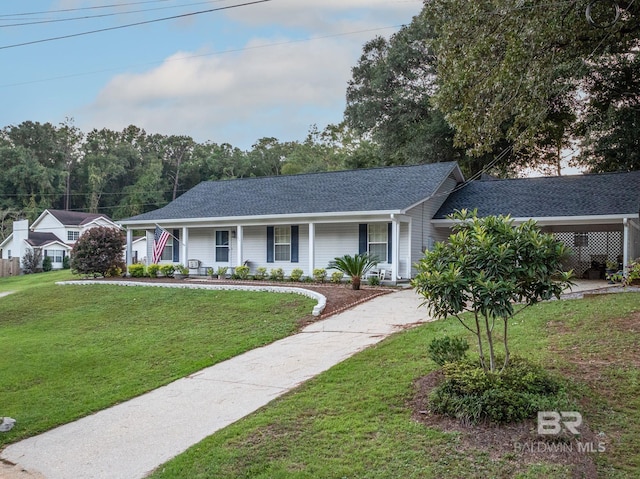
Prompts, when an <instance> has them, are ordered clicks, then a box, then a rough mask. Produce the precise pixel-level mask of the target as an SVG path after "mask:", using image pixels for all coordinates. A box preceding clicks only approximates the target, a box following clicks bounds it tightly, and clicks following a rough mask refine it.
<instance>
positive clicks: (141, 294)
mask: <svg viewBox="0 0 640 479" xmlns="http://www.w3.org/2000/svg"><path fill="white" fill-rule="evenodd" d="M70 277H71V275H70V273H69V272H68V271H65V272H52V273H42V274H36V275H27V276H21V277H17V278H0V292H2V291H15V292H14V293H13V294H10V295H8V296H5V297H3V298H0V416H10V417H13V418H16V419H17V420H18V423H17V426H16V427H15V428H14V429H13V430H12V431H10V432H9V433H3V434H1V435H0V446H1V445H2V444H6V443H9V442H14V441H16V440H18V439H21V438H24V437H27V436H32V435H34V434H37V433H39V432H42V431H44V430H47V429H50V428H52V427H54V426H56V425H59V424H63V423H67V422H69V421H72V420H74V419H76V418H78V417H81V416H85V415H87V414H90V413H92V412H94V411H97V410H100V409H103V408H105V407H108V406H110V405H113V404H115V403H118V402H121V401H124V400H127V399H130V398H132V397H134V396H137V395H140V394H142V393H143V392H146V391H149V390H152V389H155V388H157V387H158V386H160V385H163V384H166V383H168V382H171V381H172V380H174V379H176V378H180V377H183V376H186V375H188V374H190V373H192V372H195V371H198V370H200V369H202V368H204V367H207V366H210V365H212V364H215V363H217V362H220V361H223V360H225V359H228V358H230V357H233V356H236V355H238V354H240V353H242V352H244V351H247V350H250V349H253V348H256V347H259V346H262V345H264V344H267V343H270V342H273V341H275V340H277V339H279V338H282V337H285V336H287V335H289V334H291V333H292V332H294V331H295V330H296V329H297V327H298V325H299V321H300V320H301V319H302V318H305V317H309V315H310V313H311V310H312V308H313V305H314V304H315V303H314V301H313V300H311V299H309V298H306V297H303V296H299V295H293V294H272V293H256V292H239V291H204V290H186V289H169V288H143V287H121V286H114V285H95V286H59V285H55V284H54V282H55V281H58V280H61V279H69V278H70Z"/></svg>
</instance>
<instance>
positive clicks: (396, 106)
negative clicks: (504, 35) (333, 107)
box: [345, 14, 464, 164]
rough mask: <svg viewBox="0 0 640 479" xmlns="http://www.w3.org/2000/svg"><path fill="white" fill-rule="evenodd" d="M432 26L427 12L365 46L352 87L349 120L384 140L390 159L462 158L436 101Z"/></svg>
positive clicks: (390, 161) (357, 128) (385, 155)
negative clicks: (435, 104) (426, 20)
mask: <svg viewBox="0 0 640 479" xmlns="http://www.w3.org/2000/svg"><path fill="white" fill-rule="evenodd" d="M432 41H433V30H432V29H431V28H430V27H429V25H428V24H427V23H426V22H425V19H424V16H423V14H421V15H419V16H418V17H416V18H414V19H413V21H412V22H411V24H410V25H408V26H405V27H403V28H402V29H401V30H400V31H399V32H398V33H396V34H395V35H394V36H393V37H391V39H389V40H386V39H385V38H382V37H377V38H374V39H373V40H371V41H369V42H367V43H366V44H365V45H364V47H363V52H362V56H361V57H360V60H359V61H358V64H357V65H356V66H355V67H354V68H353V70H352V79H351V80H350V81H349V84H348V87H347V106H346V110H345V120H346V122H347V124H348V125H349V127H350V128H352V129H353V130H355V131H356V132H357V133H359V134H361V135H364V136H365V137H366V136H370V137H371V138H372V139H373V140H374V141H375V142H377V143H378V144H379V145H380V148H381V153H382V157H383V158H384V159H385V163H386V164H415V163H426V162H436V161H449V160H458V161H459V160H462V159H463V157H464V152H463V150H462V149H459V148H455V147H454V146H453V133H454V132H453V130H452V129H451V127H450V126H449V125H448V124H447V123H446V121H445V120H444V118H443V115H442V114H441V113H440V112H439V111H438V110H437V109H436V108H434V106H433V105H432V103H431V96H432V95H433V93H434V88H435V79H436V62H435V56H434V54H433V50H432V47H431V45H432Z"/></svg>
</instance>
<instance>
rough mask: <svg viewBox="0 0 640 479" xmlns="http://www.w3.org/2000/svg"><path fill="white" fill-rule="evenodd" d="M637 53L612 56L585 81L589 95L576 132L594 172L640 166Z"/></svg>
mask: <svg viewBox="0 0 640 479" xmlns="http://www.w3.org/2000/svg"><path fill="white" fill-rule="evenodd" d="M639 73H640V52H639V51H638V48H635V49H632V50H631V51H629V52H626V53H622V54H618V55H611V56H610V57H608V58H607V59H606V61H604V62H602V63H601V64H599V65H594V66H593V67H592V69H591V70H590V73H589V75H588V76H587V78H586V80H585V84H586V85H587V88H588V90H589V93H590V96H589V99H588V103H587V105H586V109H585V114H584V116H583V119H582V121H581V123H580V127H579V132H580V133H581V138H582V139H583V144H582V148H581V157H580V161H581V163H583V164H585V165H587V166H588V168H589V169H590V170H591V171H593V172H603V171H615V170H628V171H630V170H638V169H640V135H638V131H639V129H640V75H639Z"/></svg>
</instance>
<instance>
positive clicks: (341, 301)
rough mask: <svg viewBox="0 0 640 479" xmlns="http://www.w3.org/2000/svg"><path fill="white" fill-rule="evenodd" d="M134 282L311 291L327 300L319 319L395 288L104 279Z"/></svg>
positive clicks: (193, 279) (197, 279)
mask: <svg viewBox="0 0 640 479" xmlns="http://www.w3.org/2000/svg"><path fill="white" fill-rule="evenodd" d="M109 280H112V281H135V282H150V283H184V282H192V283H201V284H211V285H216V284H236V285H249V286H263V285H266V286H283V287H294V288H303V289H308V290H311V291H315V292H317V293H320V294H322V295H324V296H325V297H326V298H327V305H326V306H325V308H324V311H323V312H322V314H321V315H320V317H319V318H316V319H324V318H327V317H329V316H331V315H333V314H336V313H340V312H342V311H345V310H347V309H350V308H352V307H354V306H356V305H358V304H360V303H363V302H365V301H368V300H370V299H373V298H375V297H377V296H381V295H383V294H388V293H391V292H393V291H396V289H395V288H392V287H385V286H376V287H373V286H366V285H361V287H360V289H359V290H354V289H352V288H351V285H350V284H332V283H323V284H319V283H296V282H290V281H283V282H275V281H238V280H219V279H211V280H209V279H204V278H189V279H175V278H106V279H105V281H109Z"/></svg>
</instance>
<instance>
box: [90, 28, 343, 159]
mask: <svg viewBox="0 0 640 479" xmlns="http://www.w3.org/2000/svg"><path fill="white" fill-rule="evenodd" d="M265 43H273V42H272V41H266V40H253V41H252V42H250V43H249V44H248V45H247V47H248V49H246V50H243V51H242V52H238V53H236V54H233V55H216V56H196V55H197V54H191V56H189V53H188V52H182V53H180V54H176V55H173V56H172V57H170V58H168V59H167V60H166V61H165V62H164V63H163V64H162V65H161V66H159V67H157V68H155V69H153V70H150V71H148V72H145V73H141V74H132V73H129V74H125V75H119V76H117V77H115V78H113V79H112V80H111V82H110V83H109V84H108V85H107V86H106V87H105V88H103V90H102V91H101V92H100V94H99V95H98V97H97V99H96V101H95V102H94V103H93V104H92V105H91V106H90V107H89V109H88V113H89V116H90V118H91V120H90V123H96V124H100V125H103V126H106V127H109V128H113V129H121V128H123V127H125V126H126V125H128V124H131V123H133V124H135V125H138V126H140V127H142V128H145V129H146V130H148V131H149V132H160V133H165V134H178V133H183V134H190V135H192V136H194V138H196V139H197V140H199V141H205V140H211V141H215V142H230V143H232V144H234V145H235V146H242V147H245V148H248V147H249V146H250V143H252V142H254V141H255V140H257V139H258V138H261V137H263V136H277V137H278V136H279V135H283V134H286V133H285V132H289V134H290V135H292V136H291V137H289V138H285V137H282V138H281V139H282V140H287V139H301V138H302V137H304V135H305V133H306V131H307V130H308V127H309V126H310V125H311V124H312V123H318V124H320V125H322V122H323V121H324V120H325V119H326V116H327V111H328V110H332V111H333V112H339V113H341V111H342V108H343V106H344V93H345V88H346V81H347V80H348V78H349V76H350V69H351V67H352V66H353V65H352V63H353V61H352V57H353V55H352V52H349V51H347V49H345V48H344V45H343V44H341V43H340V42H337V41H336V40H335V39H325V40H321V41H316V42H309V43H290V44H284V45H278V46H271V47H268V48H255V47H260V46H262V45H264V44H265ZM314 112H317V117H316V116H315V114H314ZM340 119H341V118H340V117H337V118H332V119H330V120H327V121H332V122H337V121H340ZM322 126H324V125H322ZM238 142H240V143H242V145H240V144H238Z"/></svg>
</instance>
